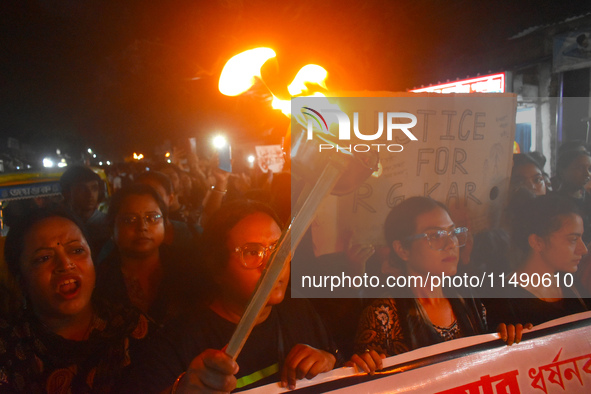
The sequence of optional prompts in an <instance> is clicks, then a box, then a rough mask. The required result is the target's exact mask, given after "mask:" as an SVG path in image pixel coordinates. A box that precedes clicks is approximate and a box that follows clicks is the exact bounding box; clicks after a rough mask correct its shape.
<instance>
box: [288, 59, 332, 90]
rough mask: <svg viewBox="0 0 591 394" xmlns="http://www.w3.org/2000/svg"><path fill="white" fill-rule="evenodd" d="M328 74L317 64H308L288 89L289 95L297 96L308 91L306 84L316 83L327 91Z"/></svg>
mask: <svg viewBox="0 0 591 394" xmlns="http://www.w3.org/2000/svg"><path fill="white" fill-rule="evenodd" d="M327 76H328V72H327V71H326V70H325V69H324V68H323V67H321V66H318V65H316V64H307V65H305V66H304V67H302V68H301V69H300V71H298V73H297V74H296V76H295V78H294V79H293V81H292V83H291V84H290V85H289V86H288V87H287V90H288V91H289V94H291V95H292V96H297V95H299V94H302V93H304V91H306V90H308V87H307V86H306V83H315V84H317V85H320V86H322V87H323V88H324V89H326V84H325V80H326V77H327Z"/></svg>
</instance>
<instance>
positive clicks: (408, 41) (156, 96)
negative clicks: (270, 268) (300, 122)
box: [0, 0, 591, 160]
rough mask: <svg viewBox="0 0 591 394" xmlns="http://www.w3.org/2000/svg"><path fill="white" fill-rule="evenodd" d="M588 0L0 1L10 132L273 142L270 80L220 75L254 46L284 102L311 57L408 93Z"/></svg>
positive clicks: (126, 148) (346, 79)
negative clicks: (241, 81)
mask: <svg viewBox="0 0 591 394" xmlns="http://www.w3.org/2000/svg"><path fill="white" fill-rule="evenodd" d="M589 3H590V2H588V1H532V0H523V1H519V0H514V1H507V0H500V1H468V0H464V1H461V0H459V1H446V0H402V1H384V0H382V1H379V0H370V1H350V0H338V1H333V0H329V1H319V0H316V1H309V0H299V1H285V2H281V1H273V2H271V1H261V0H254V1H237V0H225V1H195V0H193V1H189V0H168V1H147V0H144V1H139V0H118V1H114V0H102V1H101V0H44V1H42V0H37V1H33V0H29V1H17V0H3V1H2V2H0V28H1V33H0V37H1V41H0V49H1V54H2V55H1V56H2V60H1V61H0V105H1V109H0V111H1V112H0V114H1V116H0V138H2V139H5V138H6V137H14V138H17V139H18V140H19V141H21V142H24V143H28V144H31V145H32V146H35V147H52V148H54V147H55V146H61V147H62V149H71V150H75V149H85V148H86V147H87V146H91V147H93V149H94V150H95V151H97V152H99V153H101V154H102V155H103V156H106V157H111V160H115V159H118V158H121V157H122V155H129V154H130V153H132V152H133V151H145V152H148V151H150V150H151V149H153V148H154V147H157V146H160V145H162V144H163V142H164V141H165V140H167V139H168V140H171V141H174V140H176V139H181V138H187V137H197V138H198V139H199V138H205V136H208V135H210V134H211V133H212V132H214V131H222V132H225V133H227V134H228V135H229V136H230V137H231V138H232V139H233V141H235V142H236V143H241V142H245V141H260V140H266V141H269V142H277V141H278V140H280V138H281V136H282V135H283V134H284V133H285V130H286V128H287V124H288V120H287V118H286V117H284V116H283V115H282V114H281V113H280V112H279V111H274V110H271V109H270V105H269V104H268V103H266V102H265V100H268V99H269V97H268V95H267V94H266V92H265V91H264V89H261V88H259V89H254V90H253V92H251V93H249V94H246V95H243V96H241V97H225V96H223V95H221V94H220V93H219V92H218V90H217V83H218V77H219V74H220V72H221V69H222V67H223V65H224V64H225V62H226V61H227V60H228V59H229V58H230V57H232V56H233V55H235V54H237V53H239V52H242V51H244V50H247V49H251V48H255V47H258V46H267V47H271V48H273V49H274V50H275V52H276V53H277V57H276V58H275V59H273V60H271V61H269V62H268V63H267V64H266V65H265V66H264V68H263V79H264V80H265V82H266V83H267V85H269V87H270V88H271V89H272V90H273V91H274V93H275V94H276V95H277V96H279V97H282V98H288V94H287V90H286V86H287V85H288V84H289V83H290V82H291V80H292V78H293V77H294V76H295V74H296V72H297V71H298V70H299V69H300V68H301V67H302V66H304V65H306V64H308V63H315V64H319V65H321V66H323V67H324V68H325V69H326V70H328V72H329V79H328V80H327V85H328V88H329V89H330V90H388V91H404V90H406V89H410V88H413V87H415V86H417V87H418V86H421V85H428V84H432V83H437V82H438V81H445V80H447V79H451V80H454V79H456V78H458V77H459V78H464V77H465V76H468V75H470V76H474V75H476V73H487V72H488V71H492V72H496V71H503V70H502V69H496V68H497V67H498V64H502V59H500V61H499V59H496V60H497V61H491V62H490V67H491V69H490V70H489V69H483V67H486V66H487V64H486V63H483V62H482V57H483V56H486V53H488V52H491V51H492V50H493V49H494V48H496V47H498V46H499V45H503V43H505V42H506V41H507V40H508V39H509V38H510V37H512V36H514V35H516V34H517V33H519V32H522V31H523V30H524V29H526V28H529V27H533V26H537V25H543V24H549V23H552V22H558V21H561V20H564V19H565V18H567V17H571V16H575V15H580V14H582V13H586V12H588V11H591V4H589Z"/></svg>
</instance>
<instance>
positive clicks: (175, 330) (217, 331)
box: [120, 299, 334, 393]
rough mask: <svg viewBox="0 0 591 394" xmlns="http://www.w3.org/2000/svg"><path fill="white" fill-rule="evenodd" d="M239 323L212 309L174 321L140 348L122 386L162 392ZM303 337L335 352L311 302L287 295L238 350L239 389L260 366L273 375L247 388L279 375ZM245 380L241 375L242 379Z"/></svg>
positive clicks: (126, 389)
mask: <svg viewBox="0 0 591 394" xmlns="http://www.w3.org/2000/svg"><path fill="white" fill-rule="evenodd" d="M235 328H236V325H235V324H234V323H231V322H229V321H227V320H225V319H223V318H222V317H220V316H219V315H217V314H216V313H215V312H213V311H211V310H210V309H203V310H200V311H199V313H197V314H194V315H192V316H188V317H185V318H184V319H179V320H178V321H175V323H174V324H172V323H171V324H170V325H169V328H168V329H166V330H165V333H163V334H161V335H156V336H154V338H152V340H148V341H146V342H145V343H144V344H142V345H145V346H142V349H140V352H141V357H140V358H141V361H140V362H139V363H134V365H133V366H132V368H131V369H130V371H129V374H128V375H127V376H126V378H125V379H124V381H123V382H122V384H121V385H120V388H121V392H122V393H123V392H142V393H159V392H161V391H162V390H164V389H166V388H167V387H170V386H171V385H172V384H173V383H174V381H175V380H176V378H177V377H178V376H179V375H180V374H181V373H182V372H184V371H186V369H187V367H188V366H189V364H190V363H191V361H192V360H193V359H194V358H195V357H196V356H198V355H199V354H200V353H202V352H203V351H204V350H206V349H222V348H223V347H224V346H226V345H227V343H228V341H229V340H230V338H231V336H232V334H233V332H234V330H235ZM300 343H301V344H306V345H310V346H312V347H314V348H317V349H321V350H325V351H328V352H331V353H334V349H333V346H332V343H331V341H330V340H329V338H328V336H327V334H326V330H325V329H324V327H323V325H322V323H321V321H320V319H319V317H318V315H316V313H315V312H314V310H313V308H312V307H311V306H310V305H309V303H308V302H307V301H306V300H303V299H285V300H284V301H283V302H282V303H281V304H279V305H276V306H274V307H273V309H272V311H271V313H270V315H269V317H268V318H267V319H266V320H265V321H264V322H262V323H261V324H259V325H257V326H255V327H254V329H253V330H252V333H251V334H250V336H249V337H248V340H247V341H246V343H245V345H244V348H243V349H242V351H241V353H240V355H239V356H238V359H237V360H236V362H237V363H238V365H239V367H240V370H239V372H238V374H237V375H236V378H237V379H238V380H239V382H238V389H240V388H241V381H240V379H241V378H243V377H245V376H249V375H251V374H253V373H254V372H257V371H261V370H267V371H269V370H270V372H268V373H269V376H266V377H264V378H263V379H260V380H257V381H255V382H252V384H248V385H246V386H245V387H244V389H251V388H253V387H257V386H262V385H265V384H268V383H272V382H276V381H279V376H280V373H279V372H275V371H280V368H281V365H276V367H273V366H274V365H275V364H280V363H281V362H282V361H283V360H284V359H285V357H286V356H287V354H288V353H289V351H290V350H291V349H292V347H294V346H295V345H297V344H300ZM265 374H266V373H264V374H263V375H265ZM247 380H249V379H242V383H245V381H247ZM253 380H255V379H254V378H253V379H250V381H253Z"/></svg>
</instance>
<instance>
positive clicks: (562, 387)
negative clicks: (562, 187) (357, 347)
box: [248, 312, 591, 394]
mask: <svg viewBox="0 0 591 394" xmlns="http://www.w3.org/2000/svg"><path fill="white" fill-rule="evenodd" d="M284 391H285V389H282V388H281V387H279V385H278V384H271V385H267V386H263V387H259V388H257V389H253V390H249V391H248V392H249V393H257V394H259V393H265V394H266V393H280V392H284ZM295 392H297V393H321V392H339V393H351V394H359V393H409V392H412V393H437V394H501V393H502V394H516V393H538V394H552V393H569V394H570V393H590V392H591V312H585V313H580V314H577V315H573V316H568V317H565V318H562V319H558V320H555V321H553V322H549V323H546V324H544V325H540V326H538V327H536V328H535V329H534V330H532V331H530V332H527V333H526V334H525V335H524V339H523V340H522V341H521V343H519V344H515V345H513V346H506V345H504V344H503V342H501V341H500V340H499V339H498V336H497V335H496V334H488V335H479V336H476V337H469V338H462V339H457V340H453V341H449V342H446V343H442V344H438V345H434V346H429V347H426V348H422V349H417V350H415V351H412V352H408V353H404V354H401V355H398V356H394V357H390V358H388V359H386V360H384V370H383V371H381V372H379V373H376V375H374V376H369V375H367V374H364V373H358V372H357V371H356V370H355V369H354V368H340V369H337V370H333V371H331V372H329V373H326V374H322V375H320V376H318V377H316V378H315V379H313V380H310V381H306V380H304V381H299V382H298V386H297V388H296V390H295Z"/></svg>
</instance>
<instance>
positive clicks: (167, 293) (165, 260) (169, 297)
mask: <svg viewBox="0 0 591 394" xmlns="http://www.w3.org/2000/svg"><path fill="white" fill-rule="evenodd" d="M194 258H195V256H194V255H192V254H188V253H187V252H186V251H185V250H182V249H178V248H173V247H171V246H167V245H162V246H161V247H160V261H161V264H162V281H161V283H160V286H159V287H158V293H157V295H156V299H155V300H154V302H152V304H151V306H150V308H149V310H148V312H147V313H146V316H147V317H148V318H149V319H150V320H151V321H152V322H154V323H156V324H157V325H158V326H160V327H162V326H163V325H164V324H165V323H166V322H167V321H169V320H170V319H172V318H174V317H176V316H178V315H179V314H181V311H183V310H184V309H186V308H187V305H188V304H189V303H190V302H191V301H195V300H194V298H195V297H196V296H195V295H194V294H193V293H194V291H192V290H191V288H192V287H193V286H195V287H197V288H200V287H202V284H201V281H202V280H203V276H202V275H199V273H198V272H197V268H195V267H193V268H191V269H190V268H189V267H188V266H189V265H191V264H193V265H194V266H195V265H198V263H197V262H195V261H193V259H194ZM129 291H138V290H137V289H136V288H132V289H131V290H130V289H128V286H127V285H126V283H125V279H124V277H123V273H122V272H121V257H120V255H119V252H118V251H117V249H115V250H113V251H112V252H111V254H110V255H109V257H108V258H107V259H106V260H105V261H103V262H102V263H101V264H100V265H99V266H98V267H97V280H96V290H95V292H96V295H97V296H98V297H100V298H104V299H106V300H108V301H109V302H110V303H112V304H119V303H122V304H124V305H127V306H132V303H131V299H130V297H129ZM140 298H141V294H140Z"/></svg>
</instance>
